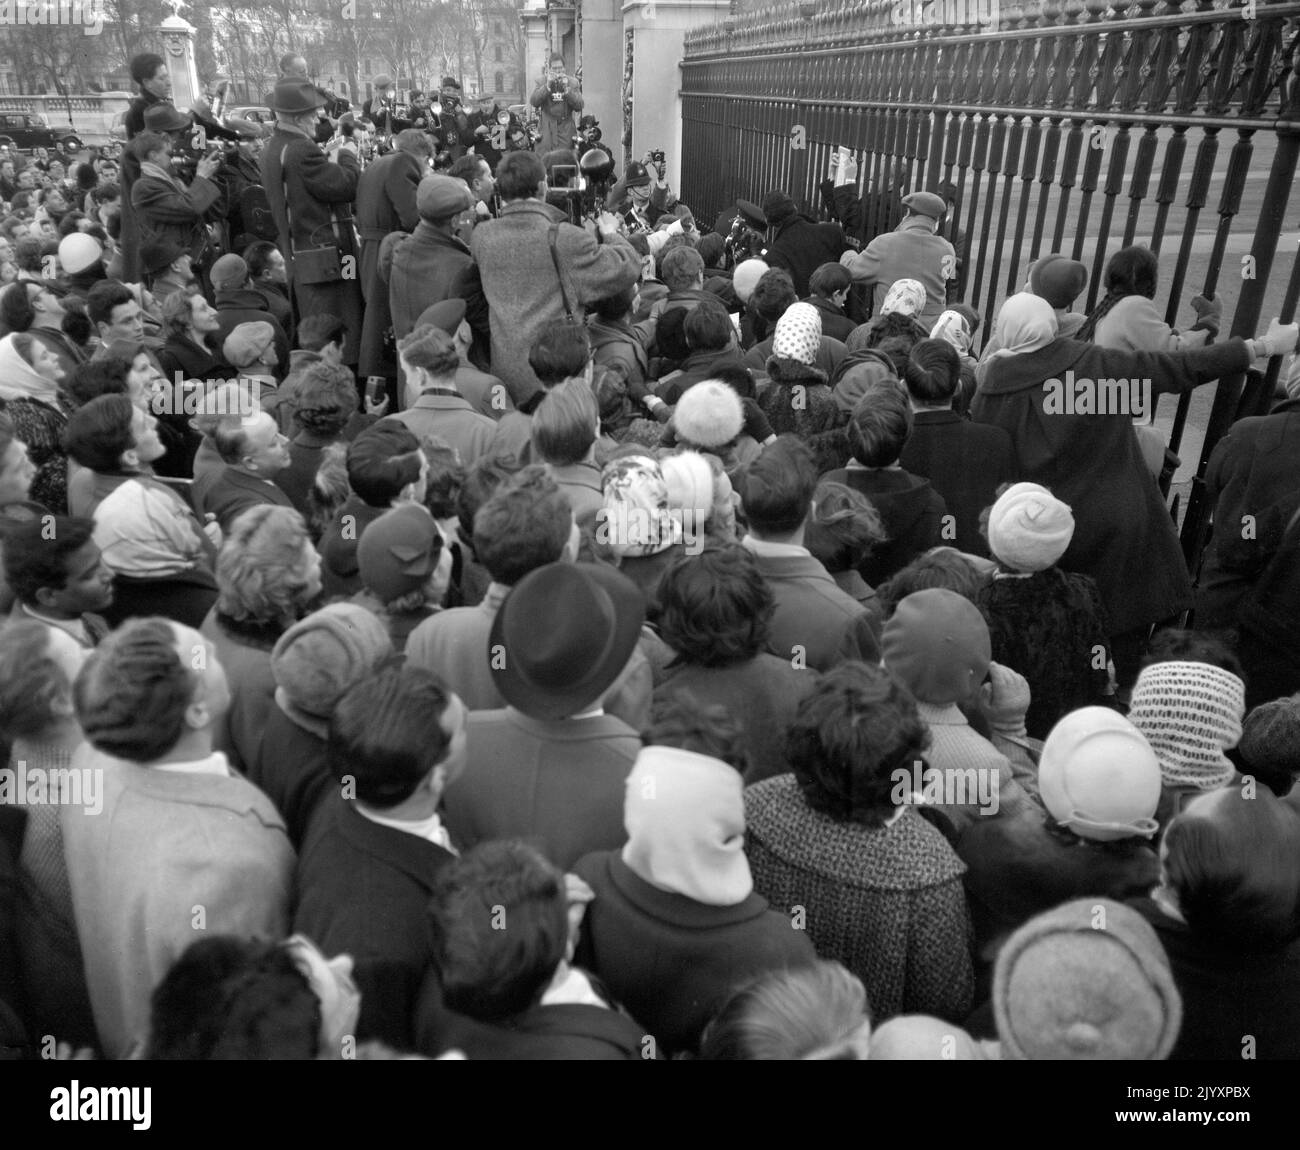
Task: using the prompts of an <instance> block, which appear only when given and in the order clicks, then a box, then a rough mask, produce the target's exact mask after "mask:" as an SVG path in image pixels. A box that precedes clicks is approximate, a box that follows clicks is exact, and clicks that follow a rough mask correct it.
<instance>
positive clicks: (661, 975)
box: [573, 746, 817, 1054]
mask: <svg viewBox="0 0 1300 1150" xmlns="http://www.w3.org/2000/svg"><path fill="white" fill-rule="evenodd" d="M623 821H624V824H625V826H626V828H627V834H628V841H627V845H626V846H624V847H623V849H622V850H621V851H598V852H596V853H594V854H589V855H586V856H585V857H584V858H582V859H579V860H578V862H577V863H576V864H575V865H574V867H573V871H574V873H575V874H576V875H577V876H578V877H579V878H581V879H583V880H584V881H585V882H587V883H588V885H590V887H591V889H592V891H593V892H594V895H595V897H594V899H593V900H592V901H591V902H590V903H589V904H588V905H587V910H586V914H585V915H584V916H583V925H582V937H581V940H580V942H579V944H578V951H577V956H576V962H577V964H578V965H579V966H582V967H584V968H586V969H587V970H590V971H592V972H593V973H594V974H596V975H597V976H598V977H599V978H600V979H601V981H602V982H603V983H604V984H605V986H606V988H607V989H608V990H609V991H610V993H611V994H612V995H613V996H614V998H615V999H617V1000H618V1001H619V1002H621V1003H622V1004H623V1006H624V1007H626V1009H627V1010H628V1011H629V1012H630V1013H631V1014H632V1015H633V1017H634V1018H636V1020H637V1021H638V1022H640V1023H641V1024H642V1025H643V1026H645V1027H646V1029H647V1031H648V1032H649V1033H651V1034H653V1035H654V1036H655V1038H656V1039H657V1041H658V1042H659V1043H660V1044H661V1045H662V1046H663V1047H664V1048H665V1052H666V1053H668V1054H675V1053H677V1052H678V1051H694V1050H695V1049H696V1048H697V1046H698V1044H699V1040H700V1034H701V1032H702V1031H703V1029H704V1027H705V1025H706V1024H707V1023H708V1021H709V1019H710V1018H711V1017H712V1016H713V1014H714V1013H715V1012H716V1011H717V1009H718V1008H719V1007H720V1006H721V1005H722V1004H723V1003H724V1002H725V1001H726V1000H727V999H728V998H729V997H730V995H731V991H732V990H733V989H734V987H735V986H736V985H737V984H738V983H740V982H744V981H745V980H747V979H748V978H752V977H754V976H755V975H759V974H763V973H766V972H767V971H772V970H784V969H786V968H789V967H797V966H807V965H809V964H811V963H812V962H814V961H815V960H816V957H817V955H816V953H815V951H814V950H813V947H812V943H811V942H810V941H809V940H808V935H807V933H806V932H804V931H799V930H791V929H790V920H789V918H788V917H787V916H786V915H785V914H783V913H781V912H780V911H777V910H774V909H772V908H770V907H769V906H768V903H767V900H766V899H765V898H763V897H762V896H761V895H759V894H756V893H755V891H754V880H753V878H752V876H751V875H750V873H749V862H748V860H747V859H746V858H745V851H744V839H745V801H744V799H743V797H742V786H741V778H740V775H739V774H737V772H736V770H735V769H734V768H733V767H730V766H728V765H727V764H726V763H724V762H722V761H720V760H718V759H714V758H710V757H708V756H707V755H701V754H696V753H695V752H694V751H685V750H680V749H678V748H677V747H658V746H654V747H645V748H644V749H643V750H642V751H641V753H640V754H639V755H638V756H637V760H636V765H635V766H634V767H633V768H632V773H631V774H630V775H629V776H628V779H627V796H626V799H625V801H624V804H623Z"/></svg>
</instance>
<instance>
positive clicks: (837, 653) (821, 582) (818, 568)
mask: <svg viewBox="0 0 1300 1150" xmlns="http://www.w3.org/2000/svg"><path fill="white" fill-rule="evenodd" d="M744 542H745V545H746V546H748V547H749V548H750V550H752V551H754V558H755V559H756V560H757V562H758V569H759V571H760V572H761V573H762V575H763V578H764V579H765V580H766V581H767V585H768V586H769V587H770V588H771V590H772V597H773V599H775V601H776V606H775V609H774V610H773V612H772V624H771V628H770V630H769V632H768V639H767V649H768V651H769V652H771V653H772V654H773V655H775V656H777V658H779V659H785V660H787V661H789V660H790V659H792V658H799V659H800V663H797V664H795V665H796V666H798V665H802V666H805V667H811V668H812V669H813V670H815V671H828V670H830V669H831V668H832V667H834V666H836V665H837V664H839V663H841V662H843V661H845V660H846V659H862V660H864V661H865V662H874V661H875V660H876V659H878V658H879V656H880V653H879V649H878V647H877V644H876V642H875V638H874V635H873V633H872V631H871V627H870V617H869V615H868V613H867V609H866V608H865V607H864V606H863V605H862V604H861V603H859V602H858V601H857V600H856V599H854V598H853V597H852V596H851V595H848V594H846V593H845V592H843V591H841V590H840V589H839V587H838V586H837V585H836V583H835V580H834V579H832V578H831V577H830V575H828V574H827V573H826V568H825V567H823V566H822V565H821V564H820V563H818V562H817V560H816V559H814V558H813V557H812V555H811V554H808V553H805V554H804V555H796V554H790V555H769V554H764V553H763V551H762V550H761V547H762V544H759V545H758V548H759V549H756V548H755V546H754V540H752V539H750V538H748V537H747V538H746V539H745V540H744Z"/></svg>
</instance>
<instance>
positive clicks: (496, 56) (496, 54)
mask: <svg viewBox="0 0 1300 1150" xmlns="http://www.w3.org/2000/svg"><path fill="white" fill-rule="evenodd" d="M492 59H493V60H495V61H496V62H497V63H498V64H500V63H501V45H500V44H498V45H497V46H496V47H495V48H493V49H492Z"/></svg>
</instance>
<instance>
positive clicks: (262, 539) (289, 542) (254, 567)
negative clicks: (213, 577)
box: [217, 503, 310, 623]
mask: <svg viewBox="0 0 1300 1150" xmlns="http://www.w3.org/2000/svg"><path fill="white" fill-rule="evenodd" d="M304 545H306V546H310V543H309V540H308V535H307V524H306V523H305V522H303V518H302V516H301V515H299V514H298V512H297V511H295V510H294V509H293V508H292V507H279V506H275V505H273V504H270V503H264V504H260V505H258V506H256V507H250V508H248V510H246V511H241V512H240V513H239V514H238V515H237V516H235V519H234V522H233V523H231V525H230V531H229V533H228V534H227V535H226V540H225V543H223V544H222V547H221V554H220V555H218V556H217V588H218V595H217V611H218V612H219V613H220V614H222V615H225V616H226V617H227V618H229V619H233V620H236V621H237V622H266V623H269V622H273V621H276V620H285V619H293V618H295V617H296V616H297V614H298V612H299V610H300V609H301V608H302V607H304V606H305V605H306V600H305V599H304V598H303V591H304V590H305V589H306V587H307V583H306V582H305V580H304V578H303V550H304Z"/></svg>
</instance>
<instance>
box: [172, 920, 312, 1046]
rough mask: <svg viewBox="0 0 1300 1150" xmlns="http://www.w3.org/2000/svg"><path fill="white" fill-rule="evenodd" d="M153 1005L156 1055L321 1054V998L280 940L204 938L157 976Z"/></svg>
mask: <svg viewBox="0 0 1300 1150" xmlns="http://www.w3.org/2000/svg"><path fill="white" fill-rule="evenodd" d="M151 1008H152V1009H151V1012H150V1050H149V1057H150V1058H151V1059H163V1060H165V1061H173V1062H177V1061H183V1062H196V1061H199V1062H215V1061H226V1060H232V1059H237V1060H239V1061H241V1062H242V1061H249V1060H265V1059H299V1058H315V1057H316V1050H317V1042H318V1036H319V1034H320V1026H321V1010H320V1000H319V999H318V998H317V997H316V994H315V992H314V991H313V990H312V988H311V983H310V982H309V981H308V980H307V976H306V975H305V974H303V973H302V971H301V970H299V968H298V966H297V964H296V963H295V962H294V959H293V956H292V955H291V954H290V953H289V951H288V950H286V949H285V947H284V945H283V944H280V943H271V942H263V941H260V940H257V939H243V938H236V937H234V936H231V935H217V936H216V937H214V938H203V939H200V940H199V941H198V942H196V943H193V944H192V945H191V946H190V947H189V948H188V949H187V950H186V951H185V953H184V954H182V955H181V956H180V958H178V959H177V960H176V963H175V965H174V966H173V967H172V968H171V970H169V971H168V972H167V976H166V977H165V978H164V979H163V980H162V982H161V983H159V985H158V988H157V989H156V990H155V991H154V992H153V1000H152V1003H151Z"/></svg>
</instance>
